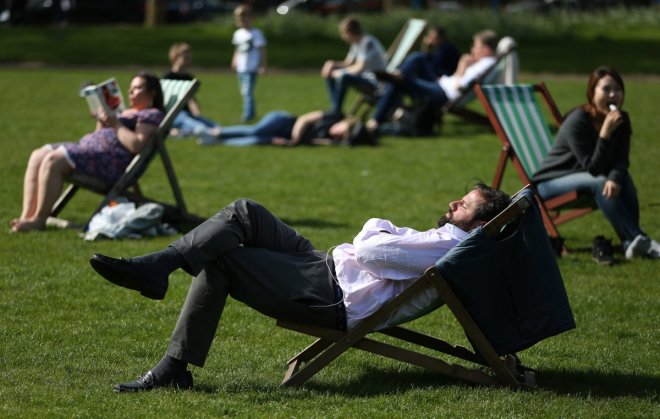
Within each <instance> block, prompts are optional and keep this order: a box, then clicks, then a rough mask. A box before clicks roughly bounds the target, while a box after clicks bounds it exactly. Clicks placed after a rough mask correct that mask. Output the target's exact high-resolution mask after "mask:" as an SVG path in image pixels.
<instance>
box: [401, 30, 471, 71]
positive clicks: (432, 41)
mask: <svg viewBox="0 0 660 419" xmlns="http://www.w3.org/2000/svg"><path fill="white" fill-rule="evenodd" d="M422 53H423V54H425V55H426V59H427V60H428V61H429V63H430V64H431V68H432V69H433V73H434V74H435V76H436V77H437V78H440V77H442V76H451V75H452V74H454V73H455V72H456V68H457V67H458V61H459V59H460V56H461V55H460V53H459V52H458V49H456V47H455V46H454V44H452V43H451V42H449V40H448V39H447V31H446V30H445V28H443V27H442V26H431V27H430V28H429V29H428V30H427V31H426V35H425V36H424V38H423V39H422ZM411 55H412V54H411Z"/></svg>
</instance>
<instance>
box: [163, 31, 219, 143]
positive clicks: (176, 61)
mask: <svg viewBox="0 0 660 419" xmlns="http://www.w3.org/2000/svg"><path fill="white" fill-rule="evenodd" d="M169 58H170V63H171V67H170V71H168V72H167V73H166V74H165V75H164V76H163V78H164V79H171V80H193V79H194V76H193V75H192V74H191V73H189V72H188V67H189V66H190V64H191V63H192V49H191V48H190V45H188V44H187V43H185V42H177V43H175V44H173V45H172V46H171V47H170V52H169ZM172 131H173V132H172V134H173V135H175V136H180V137H187V136H190V135H198V136H200V137H209V138H216V137H217V136H218V135H219V134H220V124H218V123H217V122H214V121H212V120H210V119H208V118H205V117H203V116H202V112H201V110H200V107H199V103H198V102H197V100H196V99H195V97H192V98H190V99H189V100H188V104H187V105H186V106H185V107H184V108H183V109H182V110H181V111H180V112H179V114H178V115H177V116H176V118H175V119H174V122H173V123H172ZM203 139H204V138H203Z"/></svg>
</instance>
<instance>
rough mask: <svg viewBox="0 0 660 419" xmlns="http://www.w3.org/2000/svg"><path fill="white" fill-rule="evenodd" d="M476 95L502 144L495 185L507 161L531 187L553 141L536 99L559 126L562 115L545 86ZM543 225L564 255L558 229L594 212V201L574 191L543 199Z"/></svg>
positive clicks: (487, 89) (480, 90)
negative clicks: (541, 99) (532, 179)
mask: <svg viewBox="0 0 660 419" xmlns="http://www.w3.org/2000/svg"><path fill="white" fill-rule="evenodd" d="M475 93H476V94H477V97H479V100H480V101H481V103H482V104H483V106H484V108H485V109H486V113H487V114H488V118H489V120H490V123H491V124H492V126H493V129H494V130H495V133H496V134H497V136H498V137H499V138H500V141H501V142H502V152H501V153H500V157H499V160H498V163H497V168H496V170H495V176H494V178H493V183H492V186H493V187H496V188H499V187H500V185H501V183H502V178H503V176H504V171H505V169H506V165H507V161H511V163H512V164H513V167H514V168H515V170H516V173H517V174H518V177H519V178H520V180H521V182H522V183H523V184H531V183H532V182H531V178H532V176H533V174H534V173H535V172H536V170H537V169H538V168H539V165H540V164H541V162H542V161H543V159H545V157H546V156H547V154H548V152H549V151H550V149H551V147H552V145H553V143H554V139H553V135H552V134H551V133H550V129H549V126H548V122H547V120H546V118H545V115H544V114H543V112H542V111H541V107H540V105H539V102H538V100H537V96H540V97H542V98H543V100H544V102H545V104H546V106H547V107H548V110H549V111H550V114H551V115H552V117H553V119H554V122H555V123H556V124H557V126H559V125H560V124H561V121H562V116H561V114H560V113H559V109H558V108H557V105H556V104H555V102H554V100H553V99H552V96H550V92H549V91H548V89H547V88H546V86H545V84H543V83H540V84H538V85H531V84H517V85H481V86H480V85H477V86H476V87H475ZM537 199H538V200H539V203H540V204H541V205H540V206H541V213H542V215H543V222H544V224H545V227H546V230H547V231H548V234H549V236H550V238H551V239H552V240H553V243H554V245H555V250H557V251H561V252H562V253H565V252H566V251H567V248H566V247H565V246H564V244H563V239H562V238H561V236H560V235H559V231H558V230H557V226H558V225H560V224H563V223H565V222H568V221H570V220H572V219H574V218H577V217H580V216H583V215H586V214H588V213H589V212H591V211H593V209H594V208H596V206H595V202H594V201H593V200H592V199H589V198H588V197H584V196H580V195H579V194H578V192H577V191H571V192H568V193H566V194H563V195H561V196H558V197H555V198H552V199H549V200H542V199H541V198H540V197H538V194H537Z"/></svg>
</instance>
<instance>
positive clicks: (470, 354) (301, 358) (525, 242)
mask: <svg viewBox="0 0 660 419" xmlns="http://www.w3.org/2000/svg"><path fill="white" fill-rule="evenodd" d="M442 305H447V307H448V308H449V309H450V311H451V313H452V314H453V316H454V318H455V319H456V320H457V321H458V323H459V324H460V326H461V327H462V328H463V330H464V332H465V334H466V336H467V338H468V342H469V343H470V344H471V346H472V349H468V348H467V347H465V346H458V345H454V344H450V343H448V342H447V341H445V340H442V339H438V338H436V337H433V336H431V335H429V334H423V333H420V332H417V331H413V330H411V329H409V328H404V327H402V326H401V324H403V323H407V322H409V321H411V320H413V319H415V318H418V317H421V316H425V315H433V313H432V312H433V311H434V310H435V309H437V308H439V307H441V306H442ZM411 308H412V310H411ZM401 313H405V314H404V315H401ZM386 319H387V320H388V321H392V322H393V323H394V324H399V326H392V327H387V328H384V329H382V328H380V326H381V325H382V324H383V323H384V321H385V320H386ZM302 321H304V320H303V319H301V322H302ZM277 324H278V325H279V326H281V327H284V328H287V329H290V330H293V331H296V332H300V333H304V334H307V335H311V336H315V337H317V338H318V339H317V340H316V341H315V342H314V343H313V344H311V345H310V346H308V347H307V348H306V349H305V350H303V351H302V352H300V353H299V354H297V355H296V356H295V357H293V358H292V359H291V360H290V361H289V363H288V370H287V372H286V374H285V376H284V381H283V382H282V385H284V386H298V385H302V384H303V383H305V382H306V381H307V380H308V379H310V378H311V377H312V376H314V375H315V374H316V373H317V372H319V371H321V370H322V369H323V368H325V367H326V366H327V365H328V364H329V363H331V362H332V361H333V360H335V359H336V358H338V357H339V356H340V355H341V354H343V353H344V352H345V351H346V350H348V349H350V348H354V349H360V350H363V351H366V352H370V353H373V354H377V355H380V356H384V357H388V358H391V359H395V360H398V361H402V362H405V363H408V364H411V365H415V366H418V367H422V368H425V369H428V370H431V371H433V372H436V373H440V374H444V375H448V376H450V377H453V378H457V379H460V380H465V381H468V382H470V383H474V384H479V385H494V386H507V387H511V388H531V387H535V385H536V384H535V373H534V371H533V370H531V369H530V368H527V367H525V366H523V365H522V364H521V362H520V359H519V358H518V356H517V355H516V354H515V352H517V351H521V350H523V349H526V348H529V347H530V346H532V345H534V344H536V343H538V342H539V341H541V340H543V339H545V338H548V337H550V336H554V335H557V334H559V333H561V332H564V331H567V330H570V329H572V328H574V327H575V322H574V320H573V314H572V312H571V308H570V305H569V302H568V297H567V294H566V290H565V289H564V284H563V280H562V277H561V273H560V271H559V268H558V266H557V262H556V258H555V255H554V252H553V251H552V248H551V246H550V241H549V240H548V236H547V234H546V232H545V229H544V228H543V223H542V221H541V216H540V213H539V209H538V204H537V203H536V201H535V199H534V196H533V192H532V190H531V188H529V187H527V188H525V189H523V190H522V191H521V192H519V193H518V194H516V195H515V196H514V197H513V199H512V203H511V205H509V207H508V208H506V209H505V210H504V211H503V212H502V213H500V214H499V215H498V216H497V217H495V218H494V219H493V220H492V221H491V222H489V223H488V224H486V225H485V226H483V227H480V228H477V229H475V230H473V231H472V232H471V233H470V235H469V237H468V238H466V239H465V240H463V241H462V242H461V243H460V244H458V245H457V246H456V247H454V248H453V249H452V250H450V251H449V252H448V253H447V254H446V255H445V256H444V257H443V258H441V259H440V260H438V262H437V263H436V266H433V267H431V268H429V269H427V270H426V272H425V273H424V274H423V275H422V276H421V277H420V278H418V279H417V280H416V281H415V282H414V283H413V284H412V285H410V286H409V287H408V288H406V289H405V290H404V291H402V292H401V293H400V294H398V295H397V296H396V297H394V298H393V299H392V300H390V301H389V302H387V303H386V304H384V305H383V306H382V307H381V308H379V309H378V310H377V311H376V312H375V313H374V314H372V315H371V316H369V317H367V318H365V319H364V320H362V321H361V322H360V323H359V324H358V325H357V326H356V327H354V328H353V329H351V330H349V331H348V332H343V331H339V330H334V329H328V328H323V327H318V326H313V325H306V324H304V323H293V322H289V321H282V320H279V321H278V322H277ZM388 324H390V323H388ZM376 332H377V333H376ZM379 334H385V335H387V336H389V337H392V338H395V339H396V340H398V341H397V343H396V344H393V343H389V342H385V341H382V340H379V339H378V338H377V336H378V335H379ZM367 335H369V336H367ZM399 341H401V342H406V343H407V344H412V345H413V347H414V348H420V349H421V348H422V347H424V348H427V349H431V350H432V354H430V355H429V354H428V351H426V352H419V351H418V350H417V349H409V347H410V345H407V346H406V347H402V346H399ZM448 357H449V359H459V360H461V361H462V362H463V364H464V363H465V362H467V363H468V364H469V365H472V367H465V366H463V364H452V363H449V361H448V360H447V359H445V358H448Z"/></svg>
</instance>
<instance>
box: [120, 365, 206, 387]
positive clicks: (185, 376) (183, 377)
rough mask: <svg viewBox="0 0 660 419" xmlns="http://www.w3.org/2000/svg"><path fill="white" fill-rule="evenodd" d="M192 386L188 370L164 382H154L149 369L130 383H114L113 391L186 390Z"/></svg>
mask: <svg viewBox="0 0 660 419" xmlns="http://www.w3.org/2000/svg"><path fill="white" fill-rule="evenodd" d="M192 386H193V377H192V374H191V373H190V371H187V370H186V371H184V372H182V373H181V374H178V375H175V376H173V377H172V378H171V379H169V380H167V381H166V382H164V383H156V382H155V380H154V375H153V374H152V373H151V371H147V372H146V373H145V374H144V375H143V376H142V377H139V378H138V379H137V380H135V381H131V382H130V383H123V384H116V385H115V393H130V392H136V391H145V390H153V389H155V388H164V387H175V388H178V389H179V390H188V389H191V388H192Z"/></svg>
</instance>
